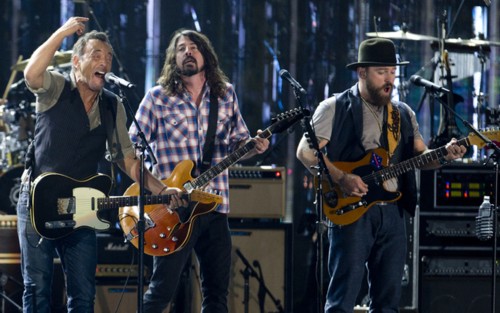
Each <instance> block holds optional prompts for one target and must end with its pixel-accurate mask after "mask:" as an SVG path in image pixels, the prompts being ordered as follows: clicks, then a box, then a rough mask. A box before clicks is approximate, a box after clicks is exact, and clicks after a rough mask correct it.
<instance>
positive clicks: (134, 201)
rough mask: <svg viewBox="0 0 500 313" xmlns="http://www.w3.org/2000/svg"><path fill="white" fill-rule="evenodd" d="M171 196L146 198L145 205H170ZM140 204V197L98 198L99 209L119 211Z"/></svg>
mask: <svg viewBox="0 0 500 313" xmlns="http://www.w3.org/2000/svg"><path fill="white" fill-rule="evenodd" d="M170 198H171V195H158V196H153V195H151V196H145V197H144V204H145V205H151V204H163V203H165V204H168V203H170ZM138 204H139V197H138V196H134V197H110V198H98V199H97V208H98V209H99V210H101V209H117V208H120V207H124V206H136V205H138Z"/></svg>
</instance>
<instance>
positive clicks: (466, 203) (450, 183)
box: [420, 163, 495, 212]
mask: <svg viewBox="0 0 500 313" xmlns="http://www.w3.org/2000/svg"><path fill="white" fill-rule="evenodd" d="M420 175H421V176H420V177H421V183H420V188H421V192H420V194H421V197H420V211H434V210H449V211H450V210H457V209H459V210H464V211H470V210H473V211H474V212H476V211H477V209H478V207H479V205H480V204H481V203H482V202H483V196H485V195H489V196H490V198H491V199H494V191H495V171H494V168H493V166H483V165H482V164H476V163H474V164H461V163H456V164H452V165H448V166H445V167H442V168H440V169H436V170H429V171H420Z"/></svg>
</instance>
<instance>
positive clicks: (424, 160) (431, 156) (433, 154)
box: [363, 137, 470, 181]
mask: <svg viewBox="0 0 500 313" xmlns="http://www.w3.org/2000/svg"><path fill="white" fill-rule="evenodd" d="M457 144H458V145H460V146H465V147H468V146H470V142H469V138H468V137H467V138H463V139H460V140H458V141H457ZM447 154H448V152H447V150H446V146H442V147H439V148H436V149H434V150H432V151H430V152H428V153H424V154H421V155H419V156H416V157H414V158H411V159H408V160H406V161H403V162H400V163H398V164H395V165H393V166H388V167H386V168H383V169H382V170H380V171H377V172H374V173H372V174H370V175H367V176H365V177H363V180H364V181H370V180H375V181H386V180H389V179H392V178H396V177H398V176H399V175H402V174H404V173H407V172H409V171H412V170H415V169H420V168H423V167H424V166H425V165H427V164H429V163H431V162H433V161H435V160H439V159H440V158H442V157H444V156H445V155H447Z"/></svg>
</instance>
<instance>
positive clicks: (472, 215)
mask: <svg viewBox="0 0 500 313" xmlns="http://www.w3.org/2000/svg"><path fill="white" fill-rule="evenodd" d="M420 180H421V182H420V186H421V188H420V215H419V216H420V227H419V228H420V229H419V256H420V262H419V268H420V271H419V275H420V279H419V311H420V312H425V313H437V312H439V313H475V312H491V293H492V280H493V276H492V262H493V239H490V240H485V241H481V240H479V239H478V238H477V237H476V230H475V219H476V216H477V214H478V208H479V205H480V204H481V202H482V200H483V196H484V195H489V196H490V199H491V200H492V203H494V196H495V194H494V192H495V171H494V168H493V167H490V166H483V165H481V164H462V163H460V164H452V165H448V166H445V167H442V168H440V169H437V170H430V171H420ZM497 260H498V254H497ZM497 274H500V271H499V270H498V267H497ZM497 281H498V278H497ZM497 284H498V283H497ZM497 293H498V292H497ZM497 303H498V302H497ZM496 313H500V307H499V305H498V304H497V305H496Z"/></svg>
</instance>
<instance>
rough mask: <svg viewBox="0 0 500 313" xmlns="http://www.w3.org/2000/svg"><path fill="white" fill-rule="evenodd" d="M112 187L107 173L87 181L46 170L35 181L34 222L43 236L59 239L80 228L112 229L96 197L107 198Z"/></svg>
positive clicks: (33, 198) (32, 212)
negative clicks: (99, 209) (98, 210)
mask: <svg viewBox="0 0 500 313" xmlns="http://www.w3.org/2000/svg"><path fill="white" fill-rule="evenodd" d="M110 190H111V179H110V178H109V177H108V176H106V175H102V174H99V175H96V176H92V177H91V178H89V179H87V180H76V179H73V178H71V177H68V176H65V175H62V174H57V173H44V174H42V175H40V176H39V177H37V179H35V181H34V182H33V192H32V207H31V213H30V214H31V215H30V217H31V222H32V224H33V227H34V228H35V230H36V231H37V232H38V233H39V234H40V236H42V237H44V238H47V239H58V238H61V237H64V236H66V235H69V234H71V233H72V232H73V231H75V230H76V229H77V228H80V227H88V228H92V229H95V230H107V229H109V226H110V224H109V222H107V221H105V220H102V219H101V218H100V217H99V215H98V214H97V203H96V201H95V199H97V198H99V197H105V196H106V195H107V194H108V192H109V191H110Z"/></svg>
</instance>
